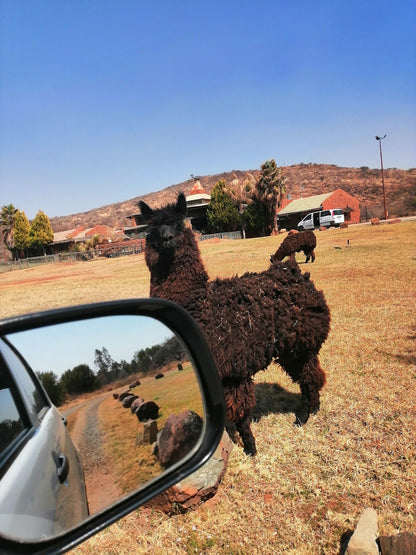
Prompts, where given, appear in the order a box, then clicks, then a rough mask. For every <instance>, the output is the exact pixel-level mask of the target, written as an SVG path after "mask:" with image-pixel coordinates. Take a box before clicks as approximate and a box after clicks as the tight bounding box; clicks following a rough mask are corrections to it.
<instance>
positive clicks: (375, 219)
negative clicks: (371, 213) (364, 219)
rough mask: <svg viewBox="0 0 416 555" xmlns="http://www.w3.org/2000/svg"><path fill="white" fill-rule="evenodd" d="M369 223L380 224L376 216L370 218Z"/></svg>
mask: <svg viewBox="0 0 416 555" xmlns="http://www.w3.org/2000/svg"><path fill="white" fill-rule="evenodd" d="M370 221H371V225H380V220H379V219H378V218H371V220H370Z"/></svg>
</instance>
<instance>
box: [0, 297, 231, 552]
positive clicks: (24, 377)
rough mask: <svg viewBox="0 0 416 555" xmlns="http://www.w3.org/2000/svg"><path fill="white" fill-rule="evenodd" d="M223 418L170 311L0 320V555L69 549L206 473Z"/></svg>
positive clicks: (135, 306) (176, 314)
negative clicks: (198, 473)
mask: <svg viewBox="0 0 416 555" xmlns="http://www.w3.org/2000/svg"><path fill="white" fill-rule="evenodd" d="M40 382H42V383H43V386H42V385H41V383H40ZM64 389H65V392H66V394H67V399H68V398H69V401H68V400H67V401H66V402H65V403H62V401H63V393H64V391H63V390H64ZM46 390H48V391H49V396H48V395H47V393H46ZM50 397H52V398H53V400H54V401H55V404H59V406H58V408H56V407H55V405H54V404H53V403H52V402H51V400H50ZM224 417H225V405H224V398H223V390H222V386H221V382H220V379H219V376H218V373H217V370H216V367H215V364H214V361H213V358H212V355H211V353H210V350H209V348H208V346H207V344H206V342H205V339H204V337H203V335H202V333H201V332H200V330H199V328H198V326H197V324H196V323H195V321H194V320H193V318H192V317H191V316H190V315H189V314H188V313H187V312H186V311H185V310H183V309H182V308H181V307H179V306H178V305H175V304H174V303H172V302H170V301H164V300H159V299H133V300H123V301H114V302H108V303H98V304H91V305H82V306H75V307H69V308H65V309H59V310H52V311H47V312H42V313H37V314H29V315H23V316H18V317H14V318H9V319H6V320H3V321H1V322H0V551H1V552H2V553H3V552H6V553H7V552H10V553H55V552H56V553H63V552H64V551H66V550H68V549H71V548H73V547H75V546H76V545H77V544H79V543H81V542H82V541H84V540H86V539H87V538H89V537H90V536H92V535H93V534H95V533H97V532H99V531H100V530H102V529H104V528H105V527H107V526H109V525H110V524H112V523H114V522H115V521H117V520H118V519H119V518H121V517H123V516H125V515H126V514H128V513H129V512H131V511H133V510H134V509H136V508H138V507H140V506H141V505H143V504H145V503H147V502H149V501H150V500H151V499H152V498H153V497H155V496H157V495H158V494H160V493H162V492H163V491H165V490H166V489H167V488H169V487H171V486H172V485H174V484H175V483H177V482H178V481H180V480H182V479H183V478H185V477H186V476H188V475H189V474H191V473H193V472H195V471H196V470H197V469H198V468H199V467H200V466H202V465H203V464H204V463H205V462H207V460H208V459H209V457H210V456H211V455H212V453H213V452H214V450H215V448H216V447H217V445H218V443H219V441H220V438H221V436H222V433H223V428H224Z"/></svg>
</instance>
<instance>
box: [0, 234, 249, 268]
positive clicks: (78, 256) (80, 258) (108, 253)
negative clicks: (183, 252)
mask: <svg viewBox="0 0 416 555" xmlns="http://www.w3.org/2000/svg"><path fill="white" fill-rule="evenodd" d="M216 238H218V239H242V236H241V232H240V231H230V232H224V233H213V234H210V235H200V236H199V239H200V241H204V240H206V239H216ZM143 250H144V241H140V242H137V243H135V244H133V245H132V244H123V245H120V244H119V245H110V244H109V245H108V246H107V245H106V246H99V247H98V248H97V249H95V250H91V251H85V252H64V253H59V254H46V255H44V256H33V257H30V258H20V259H19V260H9V261H7V262H0V273H2V272H8V271H13V270H23V269H24V268H33V267H35V266H40V265H41V264H57V263H59V262H85V261H88V260H92V259H93V258H97V257H106V258H118V257H119V256H128V255H131V254H138V253H141V252H143Z"/></svg>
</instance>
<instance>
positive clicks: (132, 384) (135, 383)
mask: <svg viewBox="0 0 416 555" xmlns="http://www.w3.org/2000/svg"><path fill="white" fill-rule="evenodd" d="M139 385H140V382H139V380H136V381H135V382H133V383H131V384H130V385H129V388H130V389H133V387H138V386H139Z"/></svg>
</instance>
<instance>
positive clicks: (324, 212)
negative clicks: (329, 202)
mask: <svg viewBox="0 0 416 555" xmlns="http://www.w3.org/2000/svg"><path fill="white" fill-rule="evenodd" d="M330 215H331V212H330V211H329V210H323V211H322V212H321V218H322V217H323V216H330Z"/></svg>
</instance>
